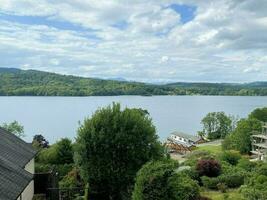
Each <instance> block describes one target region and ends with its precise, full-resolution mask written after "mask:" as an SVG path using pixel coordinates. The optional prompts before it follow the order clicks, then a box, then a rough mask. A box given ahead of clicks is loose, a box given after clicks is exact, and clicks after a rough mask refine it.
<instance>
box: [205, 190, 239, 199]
mask: <svg viewBox="0 0 267 200" xmlns="http://www.w3.org/2000/svg"><path fill="white" fill-rule="evenodd" d="M201 195H202V196H203V197H208V198H210V199H212V200H224V199H228V200H237V199H238V200H243V198H242V195H241V194H240V193H239V192H238V189H235V190H228V191H227V192H226V193H222V192H220V191H213V190H205V191H203V192H201ZM226 195H227V196H228V195H229V196H228V198H227V197H226Z"/></svg>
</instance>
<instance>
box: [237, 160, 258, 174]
mask: <svg viewBox="0 0 267 200" xmlns="http://www.w3.org/2000/svg"><path fill="white" fill-rule="evenodd" d="M237 167H238V168H241V169H243V170H245V171H247V172H251V171H252V170H253V169H255V167H256V163H255V162H251V161H249V160H248V159H247V158H241V159H240V160H239V161H238V164H237Z"/></svg>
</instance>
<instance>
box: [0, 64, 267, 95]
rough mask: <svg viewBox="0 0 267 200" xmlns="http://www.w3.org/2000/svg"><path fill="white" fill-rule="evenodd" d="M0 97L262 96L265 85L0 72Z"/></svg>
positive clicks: (33, 71)
mask: <svg viewBox="0 0 267 200" xmlns="http://www.w3.org/2000/svg"><path fill="white" fill-rule="evenodd" d="M0 95H2V96H112V95H230V96H232V95H238V96H266V95H267V84H266V83H265V82H259V83H251V84H223V83H222V84H219V83H173V84H165V85H153V84H145V83H138V82H126V81H124V82H123V81H113V80H101V79H93V78H83V77H76V76H66V75H60V74H55V73H48V72H42V71H35V70H19V69H9V68H0Z"/></svg>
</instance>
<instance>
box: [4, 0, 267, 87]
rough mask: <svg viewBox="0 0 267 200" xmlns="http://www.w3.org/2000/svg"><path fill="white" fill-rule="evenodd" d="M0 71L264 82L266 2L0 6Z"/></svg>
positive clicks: (59, 0)
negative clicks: (6, 69)
mask: <svg viewBox="0 0 267 200" xmlns="http://www.w3.org/2000/svg"><path fill="white" fill-rule="evenodd" d="M0 55H1V59H0V67H15V68H21V69H37V70H43V71H51V72H57V73H62V74H74V75H80V76H87V77H99V78H119V77H120V78H125V79H127V80H136V81H144V82H169V81H171V82H174V81H201V82H202V81H205V82H207V81H209V82H250V81H264V80H265V81H266V80H267V0H0Z"/></svg>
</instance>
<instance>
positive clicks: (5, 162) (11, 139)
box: [0, 128, 36, 200]
mask: <svg viewBox="0 0 267 200" xmlns="http://www.w3.org/2000/svg"><path fill="white" fill-rule="evenodd" d="M35 155H36V151H35V150H34V149H33V148H32V147H31V145H30V144H28V143H26V142H24V141H23V140H22V139H20V138H18V137H17V136H15V135H14V134H11V133H9V132H7V131H6V130H4V129H2V128H0V200H31V199H32V198H33V194H34V182H33V175H34V157H35Z"/></svg>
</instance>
